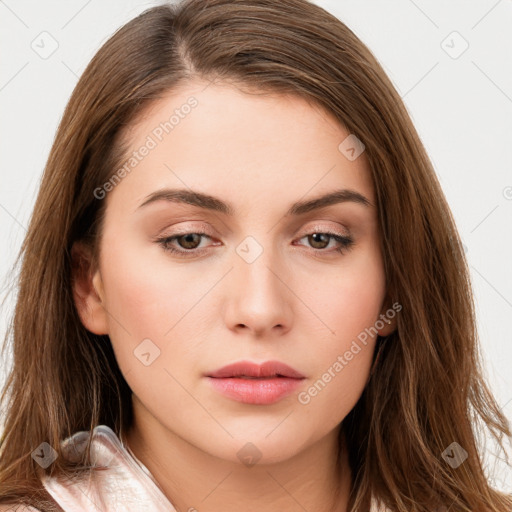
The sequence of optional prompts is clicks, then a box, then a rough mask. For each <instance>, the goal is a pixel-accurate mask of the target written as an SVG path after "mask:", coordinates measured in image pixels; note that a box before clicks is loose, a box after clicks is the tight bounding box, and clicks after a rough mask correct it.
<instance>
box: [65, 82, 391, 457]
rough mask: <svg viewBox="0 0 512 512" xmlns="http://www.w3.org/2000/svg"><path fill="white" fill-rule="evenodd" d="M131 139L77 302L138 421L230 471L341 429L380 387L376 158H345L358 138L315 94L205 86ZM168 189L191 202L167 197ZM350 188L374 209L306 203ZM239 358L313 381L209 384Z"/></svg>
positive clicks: (156, 109) (349, 203) (381, 289)
mask: <svg viewBox="0 0 512 512" xmlns="http://www.w3.org/2000/svg"><path fill="white" fill-rule="evenodd" d="M191 98H193V99H191ZM187 105H188V107H187ZM173 116H174V117H173ZM165 123H167V124H165ZM125 135H126V137H127V140H128V141H129V142H130V147H131V150H130V154H129V155H128V156H127V165H126V166H125V172H124V173H123V172H122V171H121V172H119V173H118V176H119V177H120V178H121V179H119V180H117V181H116V182H115V183H113V182H109V183H107V184H105V186H103V188H102V190H103V191H105V192H106V194H105V197H103V198H101V197H102V194H103V193H104V192H102V191H98V193H97V194H98V197H100V199H98V200H103V201H107V208H106V217H105V223H104V230H103V235H102V240H101V252H100V263H99V268H97V269H94V272H93V273H92V274H91V283H92V285H93V286H91V287H90V288H87V286H86V285H84V284H83V283H82V284H80V282H79V284H77V288H76V289H75V292H76V295H75V297H76V301H77V306H78V309H79V312H80V315H81V318H82V321H83V323H84V325H85V326H86V327H87V328H88V329H89V330H90V331H92V332H95V333H97V334H108V335H109V337H110V340H111V342H112V345H113V348H114V351H115V355H116V358H117V361H118V363H119V366H120V369H121V371H122V372H123V374H124V376H125V378H126V381H127V382H128V384H129V386H130V387H131V389H132V390H133V394H134V407H136V411H137V415H138V417H139V419H140V420H141V421H142V420H143V421H147V422H151V423H152V424H154V425H158V428H159V429H160V430H161V431H165V432H168V433H170V434H172V435H177V436H179V437H180V438H182V439H184V440H186V441H187V442H188V443H190V444H191V445H193V446H195V447H197V448H199V449H200V450H202V451H203V452H206V453H209V454H211V455H214V456H217V457H221V458H223V459H226V460H233V461H236V460H237V452H238V451H239V450H240V447H241V446H243V445H244V444H245V443H246V442H249V441H250V442H252V443H253V444H254V445H255V446H257V447H258V449H259V451H260V452H261V456H262V458H263V460H262V462H264V461H267V462H270V461H273V462H275V461H278V460H284V459H286V458H289V457H291V456H293V455H294V454H295V453H298V452H299V451H300V450H302V449H304V448H305V447H307V446H311V445H312V444H313V443H315V442H316V441H319V440H320V439H322V438H324V437H325V436H328V435H333V433H335V432H336V429H338V428H339V425H340V423H341V422H342V420H343V419H344V417H345V416H346V415H347V414H348V413H349V412H350V410H351V409H352V408H353V407H354V405H355V403H356V402H357V400H358V399H359V397H360V395H361V393H362V391H363V388H364V386H365V384H366V382H367V379H368V375H369V370H370V366H371V360H372V353H373V349H374V344H375V340H376V336H375V334H374V332H373V331H370V333H371V334H370V335H368V331H365V329H369V328H370V327H372V326H375V324H376V321H377V320H378V319H379V315H380V314H381V313H384V312H385V310H386V304H385V303H384V298H385V292H386V290H385V276H384V269H383V261H382V254H381V246H380V238H379V236H380V235H379V229H378V218H377V211H376V207H375V195H374V190H373V185H372V181H371V176H370V170H369V166H368V161H367V159H366V156H365V154H364V152H363V153H362V154H360V155H359V156H358V157H357V158H354V155H353V153H354V152H350V151H349V152H348V153H347V144H348V145H350V144H349V142H350V139H349V141H348V142H347V141H345V142H344V143H343V144H344V145H343V144H342V150H340V149H339V146H340V144H341V143H342V142H343V141H344V140H345V139H346V138H347V136H349V132H347V131H346V130H345V129H344V128H343V127H341V126H340V125H339V123H337V122H336V120H335V119H334V118H333V117H331V116H330V115H329V114H328V113H326V112H324V111H323V110H322V109H321V108H319V107H316V106H313V105H311V104H309V103H308V102H306V101H305V100H303V99H300V98H298V97H285V96H282V95H263V94H259V95H253V94H247V93H244V92H242V91H241V90H239V89H237V88H236V87H234V86H231V85H228V84H211V85H208V86H206V84H205V83H200V82H195V83H189V84H187V86H186V87H185V86H184V87H182V88H181V89H178V90H174V91H172V93H169V94H168V95H167V96H166V97H165V98H163V99H161V100H158V102H157V103H154V104H153V105H152V106H151V107H150V108H149V109H148V110H146V112H145V115H144V116H143V118H141V119H139V120H138V121H137V123H136V124H135V125H133V126H131V127H130V129H129V131H127V132H126V134H125ZM143 147H146V150H144V149H142V148H143ZM343 148H345V149H343ZM356 149H357V148H356ZM134 152H135V153H134ZM347 155H349V156H351V158H348V157H347ZM356 155H357V153H356ZM130 157H131V158H132V160H130ZM164 189H170V190H174V191H176V190H180V191H183V192H185V193H187V194H189V196H188V199H187V198H186V201H185V202H182V201H180V200H179V199H180V198H179V196H177V195H176V194H175V193H174V194H173V193H170V192H169V191H168V193H167V198H166V196H165V194H163V195H161V196H160V199H158V198H156V196H155V193H157V192H159V191H162V190H164ZM342 189H346V190H349V191H352V192H353V193H356V194H359V195H360V196H363V198H365V199H366V201H367V203H368V204H365V203H364V200H361V201H359V202H358V201H357V200H354V199H353V198H352V199H351V197H350V196H349V195H348V194H345V196H343V195H339V196H338V198H343V197H345V199H346V200H344V201H341V200H338V201H337V202H328V201H327V202H324V204H323V206H321V207H320V208H314V206H315V204H310V205H309V206H305V204H306V203H310V202H311V201H312V200H315V199H318V198H320V197H321V196H324V195H328V194H332V193H334V192H336V191H340V190H342ZM192 192H194V193H197V194H204V195H207V196H210V197H209V198H206V199H204V198H203V199H202V201H199V200H198V199H197V198H196V199H193V198H192V196H191V194H192ZM183 197H185V195H182V198H183ZM151 198H152V200H151ZM213 198H215V199H213ZM296 203H299V206H297V205H296ZM292 205H295V207H292ZM300 205H302V206H300ZM316 206H318V204H317V205H316ZM80 287H81V288H80ZM79 296H80V297H81V298H80V299H78V298H77V297H79ZM379 324H381V322H379ZM385 329H386V327H385V328H384V329H383V328H381V329H380V330H379V333H380V334H386V333H385ZM363 340H364V341H363ZM242 360H243V361H250V362H253V363H256V364H259V363H263V362H265V361H268V360H273V361H276V360H277V361H280V362H283V363H285V364H287V365H289V366H290V367H292V368H294V369H295V370H296V371H298V372H299V373H300V374H302V376H303V377H304V378H303V379H301V380H298V381H297V380H296V381H294V382H293V383H292V384H293V385H292V388H291V389H292V391H291V392H289V393H288V394H285V395H283V396H281V397H280V398H279V397H278V398H276V396H275V395H272V396H271V397H270V398H269V396H267V395H266V396H267V397H266V399H262V400H260V402H258V399H257V398H256V399H254V395H250V396H252V397H253V399H252V400H253V401H252V402H251V398H250V396H249V395H244V396H242V395H238V394H237V396H239V397H240V396H242V398H236V397H235V396H233V395H231V396H228V395H226V394H224V393H222V392H220V391H219V390H218V388H217V387H216V386H213V385H212V380H213V379H211V378H210V377H207V376H206V375H208V374H211V373H212V372H214V371H216V370H218V369H219V368H221V367H223V366H225V365H228V364H231V363H234V362H238V361H242ZM285 380H286V381H287V383H289V382H290V381H289V380H288V379H285ZM224 381H227V379H224ZM258 382H259V383H258V384H255V381H252V383H251V382H249V384H248V386H249V388H251V389H253V388H255V387H256V386H258V385H260V384H261V381H258ZM246 383H247V380H246ZM278 385H279V384H276V386H278ZM269 386H270V384H269ZM272 386H273V384H272ZM273 389H275V388H273ZM258 396H260V395H258ZM244 397H245V398H244ZM272 397H273V398H272ZM260 398H261V396H260ZM265 400H266V402H265ZM256 402H258V403H256ZM261 402H265V403H261ZM284 418H286V420H285V421H283V419H284ZM270 433H271V435H269V434H270Z"/></svg>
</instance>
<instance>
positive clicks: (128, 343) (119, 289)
mask: <svg viewBox="0 0 512 512" xmlns="http://www.w3.org/2000/svg"><path fill="white" fill-rule="evenodd" d="M153 256H154V255H153ZM102 257H103V271H102V278H103V282H104V289H105V295H106V301H105V306H106V309H107V311H108V322H109V329H110V332H109V335H110V338H111V341H112V345H113V347H114V350H115V352H116V356H117V357H118V361H119V364H120V366H122V367H124V368H125V369H128V368H130V367H131V366H133V364H134V362H135V363H139V361H137V360H136V359H135V358H134V350H135V351H136V350H137V347H138V346H139V345H140V344H141V342H142V341H143V340H145V339H149V340H151V341H152V342H153V343H154V344H155V345H156V346H157V347H158V348H159V349H160V350H161V355H162V356H163V355H164V348H165V347H166V345H167V344H168V343H169V342H170V341H171V340H172V338H173V337H176V336H177V333H179V335H180V337H184V339H187V338H188V337H189V336H188V335H189V334H190V333H188V332H187V329H192V328H193V325H191V324H190V322H188V321H187V318H186V317H187V314H190V309H191V307H192V306H193V305H194V304H195V303H197V302H198V301H200V299H201V296H202V295H204V294H205V293H206V291H207V290H208V283H205V284H204V286H203V285H201V284H199V285H198V281H189V280H188V279H184V277H183V276H184V274H183V269H181V268H180V267H179V266H175V267H171V266H170V265H169V264H168V263H167V264H164V263H165V258H154V257H151V256H149V255H148V254H145V252H144V251H141V249H140V248H138V249H137V248H135V247H130V245H129V244H128V243H124V244H119V245H116V244H114V243H112V244H110V245H108V244H105V251H104V253H103V254H102ZM199 283H200V281H199ZM210 286H211V285H210ZM155 350H156V349H155ZM162 359H163V358H161V359H160V361H158V362H159V363H161V362H162Z"/></svg>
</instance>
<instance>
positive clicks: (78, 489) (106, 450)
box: [0, 425, 385, 512]
mask: <svg viewBox="0 0 512 512" xmlns="http://www.w3.org/2000/svg"><path fill="white" fill-rule="evenodd" d="M88 436H89V433H88V432H87V431H81V432H77V433H75V434H74V435H73V436H70V437H69V438H67V439H66V440H64V441H63V443H62V444H63V450H64V453H65V456H66V457H67V458H72V457H73V456H75V457H76V456H77V455H79V454H80V453H82V450H84V449H85V446H86V443H87V438H88ZM91 461H92V463H93V464H94V466H105V467H106V469H104V470H94V471H91V472H90V473H89V474H90V475H91V476H90V477H89V476H88V477H85V478H84V479H83V480H80V481H79V482H70V481H69V480H62V479H61V478H59V479H57V478H56V477H49V476H48V475H45V476H44V477H43V480H42V483H43V485H44V487H45V488H46V490H47V491H48V492H49V493H50V495H51V496H52V497H53V498H54V500H55V501H56V502H57V503H58V504H59V505H60V507H61V508H62V509H63V510H64V511H65V512H98V511H101V512H139V511H140V512H176V509H175V508H174V506H173V505H172V503H171V502H170V501H169V500H168V499H167V497H166V496H165V495H164V493H163V492H162V491H161V489H160V487H159V486H158V484H157V482H156V480H155V479H154V477H153V476H152V475H151V473H150V472H149V470H148V469H147V468H146V466H145V465H144V464H143V463H142V462H141V461H140V460H138V459H137V457H136V456H135V455H134V453H133V452H132V451H131V450H130V448H129V447H128V446H125V445H123V444H122V443H121V441H120V440H119V438H118V437H117V435H116V434H115V432H114V431H113V430H112V429H111V428H110V427H108V426H106V425H99V426H97V427H95V428H94V430H93V439H92V442H91ZM0 507H1V506H0ZM21 510H23V511H24V510H27V511H30V512H38V511H37V509H35V508H32V507H31V508H29V509H25V508H23V509H20V511H21ZM191 510H194V508H193V507H191ZM370 512H385V509H377V507H376V503H375V502H374V501H373V500H372V507H371V511H370Z"/></svg>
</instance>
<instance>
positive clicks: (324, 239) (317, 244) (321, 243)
mask: <svg viewBox="0 0 512 512" xmlns="http://www.w3.org/2000/svg"><path fill="white" fill-rule="evenodd" d="M307 237H308V241H310V242H311V241H312V244H311V246H312V247H313V249H325V248H326V247H327V246H328V245H329V241H330V239H331V238H332V237H331V236H330V235H328V234H327V233H313V234H311V235H307Z"/></svg>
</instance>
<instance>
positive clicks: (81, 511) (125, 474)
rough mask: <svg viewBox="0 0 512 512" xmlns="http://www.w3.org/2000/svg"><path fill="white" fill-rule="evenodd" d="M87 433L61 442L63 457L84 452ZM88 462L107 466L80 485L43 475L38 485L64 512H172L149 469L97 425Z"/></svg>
mask: <svg viewBox="0 0 512 512" xmlns="http://www.w3.org/2000/svg"><path fill="white" fill-rule="evenodd" d="M88 436H89V433H88V432H87V431H82V432H77V433H75V434H74V435H73V436H71V437H69V438H68V439H66V440H65V441H64V442H63V448H64V449H65V450H68V452H67V456H70V457H71V456H73V454H75V456H76V454H77V453H79V450H80V449H82V450H83V449H85V445H86V442H87V437H88ZM91 461H92V463H93V464H94V465H95V466H96V465H101V466H107V467H108V469H105V470H94V471H91V472H90V475H91V477H87V478H85V479H84V480H81V481H80V482H73V483H71V482H69V481H62V480H60V479H59V480H57V479H56V478H55V477H52V478H50V477H48V476H45V478H43V480H42V483H43V485H44V487H45V488H46V490H47V491H48V492H49V493H50V494H51V496H52V497H53V498H54V500H55V501H56V502H57V503H58V504H59V505H60V506H61V507H62V509H64V510H65V511H66V512H98V511H99V510H101V511H102V512H139V511H141V512H142V511H144V512H153V511H154V512H176V509H175V508H174V507H173V505H172V504H171V502H170V501H169V500H168V499H167V497H166V496H165V495H164V493H163V492H162V491H161V490H160V488H159V487H158V484H157V483H156V480H155V479H154V478H153V476H152V475H151V473H150V472H149V470H148V469H147V468H146V466H144V464H142V462H140V461H139V460H138V459H137V458H136V457H135V455H134V454H133V452H131V450H130V449H129V447H127V446H126V447H125V446H124V445H123V444H121V442H120V440H119V438H118V437H117V435H116V434H115V433H114V431H113V430H112V429H111V428H110V427H108V426H106V425H99V426H97V427H95V428H94V430H93V440H92V442H91Z"/></svg>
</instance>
